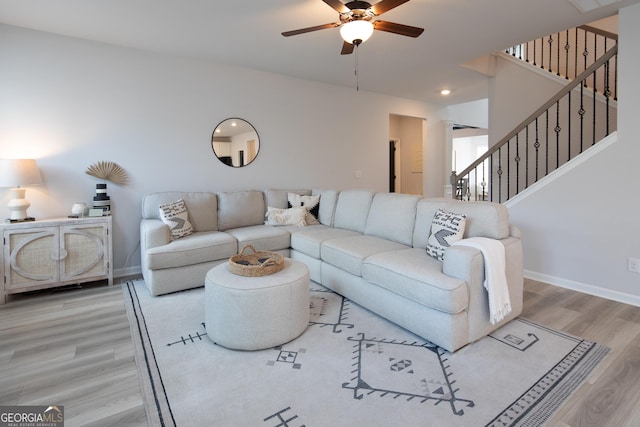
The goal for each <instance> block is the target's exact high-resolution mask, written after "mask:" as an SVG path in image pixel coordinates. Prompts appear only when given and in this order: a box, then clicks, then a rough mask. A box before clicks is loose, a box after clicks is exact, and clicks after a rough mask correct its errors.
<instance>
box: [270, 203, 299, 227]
mask: <svg viewBox="0 0 640 427" xmlns="http://www.w3.org/2000/svg"><path fill="white" fill-rule="evenodd" d="M306 216H307V210H306V209H305V208H303V207H297V208H290V209H280V208H274V207H271V206H269V207H268V208H267V214H266V215H265V218H266V221H265V222H264V223H265V224H267V225H296V226H298V227H304V226H305V225H307V223H306V221H305V218H306Z"/></svg>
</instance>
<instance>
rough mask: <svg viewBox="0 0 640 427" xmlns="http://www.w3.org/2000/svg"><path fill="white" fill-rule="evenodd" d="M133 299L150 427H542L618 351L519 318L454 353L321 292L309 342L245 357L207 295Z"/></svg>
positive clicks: (315, 292) (132, 285) (132, 294)
mask: <svg viewBox="0 0 640 427" xmlns="http://www.w3.org/2000/svg"><path fill="white" fill-rule="evenodd" d="M123 292H124V294H125V301H126V305H127V311H128V315H129V319H130V323H131V330H132V335H133V339H134V344H135V347H136V363H137V365H138V368H139V372H140V377H141V383H142V385H143V394H144V395H145V400H146V408H147V414H148V417H149V422H150V424H151V425H164V426H173V425H178V426H195V425H207V426H225V427H227V426H264V427H271V426H289V427H292V426H296V427H299V426H353V425H367V426H391V425H394V426H397V425H404V426H424V425H433V426H436V425H437V426H444V425H446V426H483V425H486V426H512V425H522V426H540V425H544V424H545V422H546V421H547V420H548V419H549V418H550V417H551V415H552V414H553V413H554V412H555V411H556V410H557V409H558V408H559V407H560V406H561V405H562V403H563V402H564V401H565V400H566V399H567V398H568V397H569V396H570V395H571V393H573V392H574V391H575V390H576V389H577V388H578V387H579V386H580V385H581V384H582V383H583V381H584V380H585V379H586V377H587V376H588V375H589V373H590V372H591V371H592V370H593V369H594V367H595V366H596V365H597V364H598V363H599V362H600V361H601V360H602V358H603V357H605V356H606V354H607V353H608V351H609V350H608V349H607V348H606V347H603V346H601V345H599V344H596V343H592V342H589V341H585V340H583V339H580V338H576V337H572V336H568V335H566V334H564V333H561V332H558V331H554V330H551V329H549V328H545V327H543V326H540V325H537V324H534V323H532V322H530V321H527V320H525V319H522V318H519V319H516V320H514V321H512V322H510V323H509V324H507V325H505V326H504V327H502V328H501V329H499V330H498V331H496V332H495V333H493V334H492V335H491V336H489V337H485V338H484V339H482V340H480V341H478V342H475V343H473V344H470V345H467V346H466V347H464V348H462V349H460V350H458V351H457V352H455V353H449V352H447V351H445V350H443V349H442V348H439V347H437V346H435V345H434V344H432V343H430V342H428V341H425V340H423V339H421V338H419V337H417V336H416V335H413V334H411V333H409V332H407V331H406V330H404V329H402V328H400V327H398V326H396V325H394V324H392V323H390V322H388V321H386V320H385V319H382V318H380V317H379V316H377V315H375V314H374V313H372V312H370V311H367V310H365V309H363V308H362V307H360V306H358V305H356V304H355V303H352V302H351V301H349V300H347V299H345V298H343V297H341V296H340V295H338V294H335V293H333V292H331V291H329V290H327V289H325V288H323V287H322V286H320V285H318V284H316V283H313V282H312V283H311V301H310V307H311V322H310V323H309V327H308V328H307V330H306V331H305V332H304V333H303V334H302V335H301V336H300V337H298V338H297V339H295V340H293V341H291V342H289V343H287V344H284V345H282V346H278V347H275V348H271V349H266V350H260V351H251V352H248V351H235V350H229V349H226V348H224V347H220V346H218V345H216V344H214V343H213V342H212V341H211V340H210V339H209V338H208V337H207V333H206V330H205V328H204V288H199V289H192V290H188V291H183V292H178V293H175V294H169V295H163V296H161V297H152V296H151V295H150V294H149V292H148V291H147V288H146V286H145V285H144V282H142V281H134V282H129V283H127V284H126V285H124V286H123Z"/></svg>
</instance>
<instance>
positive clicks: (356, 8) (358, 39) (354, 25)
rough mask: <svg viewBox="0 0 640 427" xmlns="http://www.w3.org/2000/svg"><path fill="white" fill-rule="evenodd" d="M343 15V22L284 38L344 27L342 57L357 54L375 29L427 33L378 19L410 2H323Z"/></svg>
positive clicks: (318, 26)
mask: <svg viewBox="0 0 640 427" xmlns="http://www.w3.org/2000/svg"><path fill="white" fill-rule="evenodd" d="M322 1H323V2H325V3H326V4H328V5H329V6H331V7H332V8H333V9H334V10H335V11H337V12H338V13H339V14H340V21H338V22H332V23H329V24H324V25H316V26H314V27H307V28H301V29H299V30H292V31H285V32H284V33H282V35H283V36H285V37H289V36H295V35H298V34H304V33H309V32H311V31H318V30H324V29H326V28H337V27H341V28H340V35H341V36H342V39H343V40H344V43H343V44H342V51H341V52H340V53H341V54H342V55H349V54H350V53H353V49H354V47H355V46H358V45H360V44H361V43H362V42H364V41H366V40H367V39H368V38H369V37H370V36H371V34H372V33H373V30H379V31H386V32H388V33H394V34H400V35H402V36H408V37H414V38H415V37H418V36H419V35H420V34H422V32H423V31H424V29H423V28H418V27H412V26H409V25H403V24H396V23H395V22H388V21H381V20H378V19H376V18H377V17H378V16H380V15H382V14H383V13H385V12H388V11H389V10H391V9H393V8H395V7H398V6H400V5H401V4H404V3H406V2H408V1H409V0H382V1H380V2H378V3H376V4H374V5H371V3H368V2H366V1H358V0H356V1H350V2H349V3H346V4H345V3H342V2H341V1H339V0H322Z"/></svg>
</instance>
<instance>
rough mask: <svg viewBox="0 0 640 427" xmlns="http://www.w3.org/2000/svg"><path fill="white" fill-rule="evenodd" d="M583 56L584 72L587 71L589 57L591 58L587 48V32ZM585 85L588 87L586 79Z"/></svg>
mask: <svg viewBox="0 0 640 427" xmlns="http://www.w3.org/2000/svg"><path fill="white" fill-rule="evenodd" d="M582 56H584V69H583V71H584V70H586V69H587V57H588V56H589V49H588V48H587V32H586V31H585V32H584V51H583V52H582ZM584 85H585V86H587V80H586V79H585V81H584Z"/></svg>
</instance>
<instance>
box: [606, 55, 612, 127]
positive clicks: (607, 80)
mask: <svg viewBox="0 0 640 427" xmlns="http://www.w3.org/2000/svg"><path fill="white" fill-rule="evenodd" d="M609 65H610V64H609V61H607V62H605V64H604V69H605V72H604V76H605V77H604V99H605V104H606V107H605V114H606V134H605V136H609V98H610V97H611V91H610V90H609V73H610V72H611V70H610V69H609Z"/></svg>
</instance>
